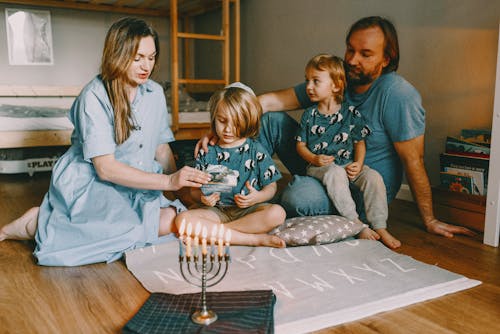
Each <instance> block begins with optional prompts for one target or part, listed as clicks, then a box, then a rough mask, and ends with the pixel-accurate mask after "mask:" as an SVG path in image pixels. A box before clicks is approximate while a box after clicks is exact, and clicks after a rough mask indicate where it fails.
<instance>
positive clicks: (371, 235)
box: [358, 227, 380, 240]
mask: <svg viewBox="0 0 500 334" xmlns="http://www.w3.org/2000/svg"><path fill="white" fill-rule="evenodd" d="M358 239H366V240H378V239H380V235H378V233H377V232H375V231H374V230H372V229H371V228H369V227H365V228H364V229H363V230H362V231H361V232H359V234H358Z"/></svg>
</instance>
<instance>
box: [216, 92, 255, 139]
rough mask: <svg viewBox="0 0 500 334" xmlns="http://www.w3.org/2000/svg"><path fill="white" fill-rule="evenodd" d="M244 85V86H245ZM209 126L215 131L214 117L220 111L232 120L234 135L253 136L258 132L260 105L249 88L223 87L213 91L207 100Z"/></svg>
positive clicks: (241, 136) (240, 136)
mask: <svg viewBox="0 0 500 334" xmlns="http://www.w3.org/2000/svg"><path fill="white" fill-rule="evenodd" d="M245 87H246V86H245ZM208 108H209V111H210V127H211V129H212V132H213V133H216V131H215V119H216V118H217V114H218V113H219V112H220V111H222V110H223V111H224V112H226V113H227V114H228V115H229V116H230V117H231V119H232V120H233V123H234V124H233V125H234V127H235V131H236V133H235V135H236V136H238V137H239V138H248V137H249V138H254V137H257V135H258V134H259V127H260V118H261V116H262V107H261V105H260V103H259V100H257V97H256V96H255V95H254V94H253V93H251V90H250V88H248V90H247V89H244V88H240V87H234V86H233V87H231V86H228V87H225V88H224V89H221V90H219V91H217V92H215V93H214V94H213V95H212V97H211V98H210V101H209V102H208Z"/></svg>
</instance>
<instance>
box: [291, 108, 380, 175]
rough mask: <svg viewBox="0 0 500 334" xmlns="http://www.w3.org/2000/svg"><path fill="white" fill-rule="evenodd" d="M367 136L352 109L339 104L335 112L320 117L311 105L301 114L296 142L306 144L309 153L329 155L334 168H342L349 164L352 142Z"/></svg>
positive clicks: (354, 109)
mask: <svg viewBox="0 0 500 334" xmlns="http://www.w3.org/2000/svg"><path fill="white" fill-rule="evenodd" d="M369 133H370V130H369V128H368V127H367V126H366V124H365V121H364V119H363V117H362V116H361V113H360V112H358V111H357V110H356V108H354V106H348V105H347V104H346V103H343V104H342V105H341V107H340V110H338V111H337V112H336V113H334V114H331V115H324V114H322V113H320V112H319V110H318V107H317V105H314V106H311V107H309V108H307V109H306V110H305V111H304V113H303V114H302V118H301V120H300V127H299V130H298V131H297V136H296V140H297V141H300V142H304V143H306V145H307V148H308V149H309V151H311V152H312V153H314V154H325V155H330V156H333V157H335V161H334V163H335V164H336V165H339V166H345V165H347V164H349V163H351V162H352V161H353V158H354V143H355V142H358V141H360V140H364V138H365V136H366V135H368V134H369Z"/></svg>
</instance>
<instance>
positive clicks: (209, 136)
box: [194, 132, 219, 158]
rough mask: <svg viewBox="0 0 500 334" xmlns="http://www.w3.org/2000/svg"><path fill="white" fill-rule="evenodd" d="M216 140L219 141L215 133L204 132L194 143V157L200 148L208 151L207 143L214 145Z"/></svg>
mask: <svg viewBox="0 0 500 334" xmlns="http://www.w3.org/2000/svg"><path fill="white" fill-rule="evenodd" d="M217 141H219V137H217V135H215V134H214V133H212V132H208V133H206V134H205V135H204V136H203V137H201V138H200V140H198V142H197V143H196V146H195V147H194V157H195V158H196V157H197V156H198V152H199V151H200V149H203V151H205V152H208V145H215V144H217Z"/></svg>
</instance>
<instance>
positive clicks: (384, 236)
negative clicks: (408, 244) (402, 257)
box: [376, 228, 401, 249]
mask: <svg viewBox="0 0 500 334" xmlns="http://www.w3.org/2000/svg"><path fill="white" fill-rule="evenodd" d="M376 231H377V233H378V234H379V235H380V239H381V241H382V242H383V243H384V245H386V246H387V247H389V248H390V249H396V248H399V247H400V246H401V241H399V240H398V239H396V238H394V237H393V236H392V234H390V233H389V231H387V229H385V228H379V229H377V230H376Z"/></svg>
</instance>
